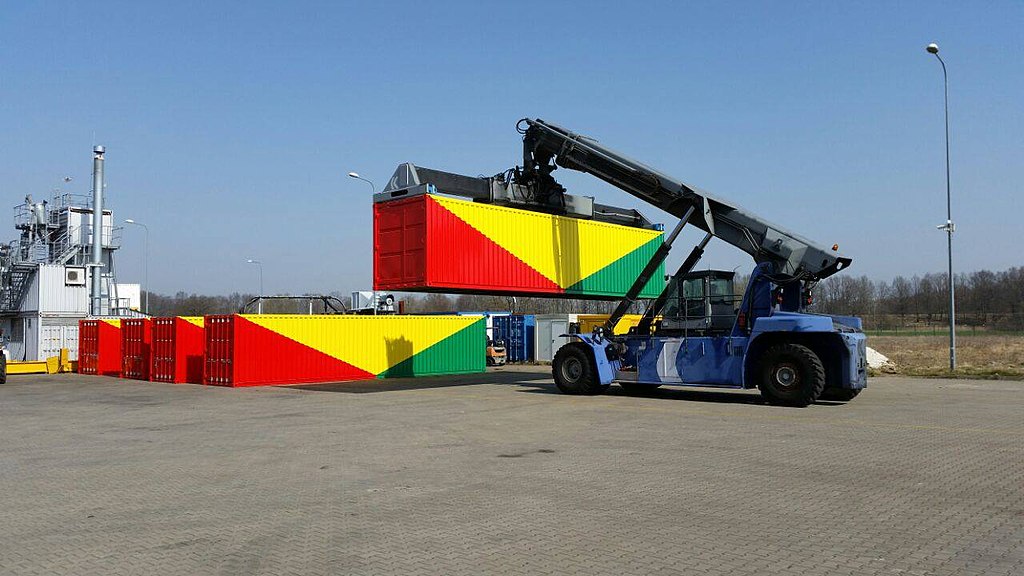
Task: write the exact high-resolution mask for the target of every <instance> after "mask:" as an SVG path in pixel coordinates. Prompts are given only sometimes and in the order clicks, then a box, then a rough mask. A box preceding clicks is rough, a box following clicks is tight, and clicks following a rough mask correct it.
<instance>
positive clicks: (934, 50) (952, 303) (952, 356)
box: [925, 43, 956, 372]
mask: <svg viewBox="0 0 1024 576" xmlns="http://www.w3.org/2000/svg"><path fill="white" fill-rule="evenodd" d="M925 50H927V51H928V53H929V54H934V55H935V57H936V58H938V60H939V64H942V89H943V98H944V100H943V102H944V107H945V112H946V223H945V224H940V225H938V226H937V228H938V229H939V230H945V231H946V240H947V246H948V249H947V252H948V256H949V371H950V372H954V371H956V293H955V292H954V290H953V232H954V231H955V230H956V226H955V225H954V224H953V203H952V199H951V195H950V186H949V78H948V77H947V76H946V63H945V62H944V61H943V60H942V56H939V45H938V44H935V43H932V44H929V45H928V46H927V47H926V48H925Z"/></svg>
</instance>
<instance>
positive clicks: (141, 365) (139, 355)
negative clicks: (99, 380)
mask: <svg viewBox="0 0 1024 576" xmlns="http://www.w3.org/2000/svg"><path fill="white" fill-rule="evenodd" d="M152 326H153V323H152V321H150V320H149V319H148V318H129V319H126V320H122V321H121V354H122V357H121V377H122V378H131V379H133V380H149V362H150V358H149V356H150V348H151V346H152V341H153V340H152V334H153V331H152Z"/></svg>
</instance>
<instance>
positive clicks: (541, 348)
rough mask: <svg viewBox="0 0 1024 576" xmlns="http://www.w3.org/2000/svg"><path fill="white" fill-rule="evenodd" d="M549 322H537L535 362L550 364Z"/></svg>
mask: <svg viewBox="0 0 1024 576" xmlns="http://www.w3.org/2000/svg"><path fill="white" fill-rule="evenodd" d="M553 343H554V342H553V341H552V340H551V321H550V320H537V358H536V359H537V361H538V362H545V361H547V362H550V361H551V359H552V354H551V345H552V344H553Z"/></svg>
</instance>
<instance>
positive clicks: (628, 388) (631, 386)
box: [619, 382, 661, 396]
mask: <svg viewBox="0 0 1024 576" xmlns="http://www.w3.org/2000/svg"><path fill="white" fill-rule="evenodd" d="M619 386H621V387H622V390H623V392H625V393H626V394H636V395H637V396H641V395H644V394H653V393H654V391H655V390H657V389H658V388H659V387H661V384H639V383H637V382H619Z"/></svg>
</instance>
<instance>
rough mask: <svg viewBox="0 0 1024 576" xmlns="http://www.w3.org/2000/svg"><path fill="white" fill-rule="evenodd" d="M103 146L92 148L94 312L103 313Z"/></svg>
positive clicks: (95, 313) (92, 294) (96, 313)
mask: <svg viewBox="0 0 1024 576" xmlns="http://www.w3.org/2000/svg"><path fill="white" fill-rule="evenodd" d="M104 152H105V150H104V148H103V146H93V148H92V293H91V296H92V314H93V316H101V315H103V294H102V291H103V278H102V274H101V271H100V269H101V268H102V267H103V153H104Z"/></svg>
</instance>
